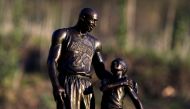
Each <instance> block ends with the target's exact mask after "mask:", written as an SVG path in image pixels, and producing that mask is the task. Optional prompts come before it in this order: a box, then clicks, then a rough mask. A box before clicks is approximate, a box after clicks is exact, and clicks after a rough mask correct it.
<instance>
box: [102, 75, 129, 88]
mask: <svg viewBox="0 0 190 109" xmlns="http://www.w3.org/2000/svg"><path fill="white" fill-rule="evenodd" d="M127 84H128V80H127V78H121V79H119V80H117V81H116V82H113V83H110V82H108V81H106V80H103V81H102V86H101V87H100V90H101V91H106V90H110V89H113V88H116V87H118V86H123V85H127Z"/></svg>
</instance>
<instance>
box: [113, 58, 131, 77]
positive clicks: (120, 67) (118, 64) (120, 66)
mask: <svg viewBox="0 0 190 109" xmlns="http://www.w3.org/2000/svg"><path fill="white" fill-rule="evenodd" d="M127 67H128V66H127V64H126V63H125V61H124V60H122V59H121V58H116V59H114V60H113V61H112V63H111V72H112V73H113V75H114V76H116V77H117V78H121V77H122V76H124V75H125V74H126V72H127Z"/></svg>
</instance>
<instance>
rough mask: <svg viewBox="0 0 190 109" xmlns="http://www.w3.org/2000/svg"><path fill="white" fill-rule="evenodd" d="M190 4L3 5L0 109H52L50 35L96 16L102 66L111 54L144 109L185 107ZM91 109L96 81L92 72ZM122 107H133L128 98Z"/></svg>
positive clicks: (65, 0)
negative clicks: (87, 11)
mask: <svg viewBox="0 0 190 109" xmlns="http://www.w3.org/2000/svg"><path fill="white" fill-rule="evenodd" d="M189 6H190V1H189V0H104V1H102V0H90V1H89V0H0V27H1V29H0V108H1V109H13V108H16V109H26V108H27V109H52V108H54V109H55V102H54V100H53V96H52V93H51V92H52V89H51V84H50V80H49V77H48V74H47V66H46V59H47V55H48V50H49V46H50V41H51V35H52V32H53V31H54V30H55V29H58V28H65V27H69V26H73V25H75V23H76V22H77V19H78V14H79V12H80V10H81V9H82V8H84V7H91V8H94V9H95V10H97V12H98V13H99V21H98V26H97V27H96V28H95V30H94V31H93V32H92V34H93V35H94V36H96V37H97V38H98V39H99V40H101V42H102V46H103V56H104V60H105V63H106V68H107V69H110V68H109V66H110V62H111V61H112V60H113V59H114V58H116V57H122V58H123V59H125V60H126V62H127V63H128V66H129V71H128V75H129V76H130V77H131V78H133V79H134V80H136V81H137V82H138V83H139V90H140V92H139V96H140V98H141V100H142V102H143V105H144V108H145V109H189V108H190V103H189V102H190V92H189V90H190V87H189V86H190V80H189V77H190V56H189V53H190V43H189V41H190V14H189V13H190V7H189ZM93 84H94V86H95V88H94V90H95V95H96V104H97V105H96V108H97V109H99V108H100V102H101V92H100V91H99V86H100V81H99V80H98V79H97V77H96V75H93ZM124 104H125V108H126V107H127V108H128V109H133V108H134V106H133V104H132V103H131V101H130V99H129V98H128V97H127V98H126V99H125V101H124Z"/></svg>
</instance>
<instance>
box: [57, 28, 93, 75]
mask: <svg viewBox="0 0 190 109" xmlns="http://www.w3.org/2000/svg"><path fill="white" fill-rule="evenodd" d="M94 52H95V39H94V38H93V37H92V36H90V35H88V34H84V36H80V34H79V33H77V32H76V31H75V30H72V29H71V30H68V31H67V40H64V41H63V44H62V50H61V56H60V59H59V61H58V67H59V68H58V69H59V71H60V73H70V74H77V73H78V74H80V73H81V74H82V75H83V74H84V75H90V69H91V63H92V58H93V55H94Z"/></svg>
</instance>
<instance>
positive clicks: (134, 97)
mask: <svg viewBox="0 0 190 109" xmlns="http://www.w3.org/2000/svg"><path fill="white" fill-rule="evenodd" d="M126 88H127V92H128V94H129V97H130V98H131V100H132V102H133V103H134V105H135V107H136V109H143V106H142V103H141V101H140V99H139V97H138V95H137V93H136V92H135V91H134V90H133V89H132V88H131V87H126Z"/></svg>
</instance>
